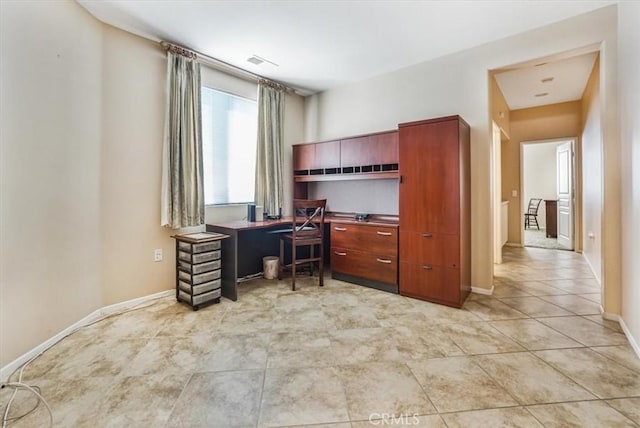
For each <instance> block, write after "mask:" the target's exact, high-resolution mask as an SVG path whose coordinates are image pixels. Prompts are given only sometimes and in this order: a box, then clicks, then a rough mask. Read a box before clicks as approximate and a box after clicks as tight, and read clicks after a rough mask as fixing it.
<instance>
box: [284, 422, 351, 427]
mask: <svg viewBox="0 0 640 428" xmlns="http://www.w3.org/2000/svg"><path fill="white" fill-rule="evenodd" d="M287 428H352V427H351V423H350V422H338V423H336V424H313V425H290V426H288V427H287Z"/></svg>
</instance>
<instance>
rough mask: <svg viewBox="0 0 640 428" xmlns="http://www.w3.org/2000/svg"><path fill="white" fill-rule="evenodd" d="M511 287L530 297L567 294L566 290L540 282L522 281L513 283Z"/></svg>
mask: <svg viewBox="0 0 640 428" xmlns="http://www.w3.org/2000/svg"><path fill="white" fill-rule="evenodd" d="M513 286H514V287H516V288H518V289H520V290H522V291H525V292H527V293H529V294H531V295H532V296H555V295H559V294H567V293H568V292H567V291H566V290H562V289H560V288H555V287H552V286H550V285H547V284H546V283H544V282H541V281H522V282H518V283H515V284H514V285H513Z"/></svg>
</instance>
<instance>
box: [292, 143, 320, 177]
mask: <svg viewBox="0 0 640 428" xmlns="http://www.w3.org/2000/svg"><path fill="white" fill-rule="evenodd" d="M315 152H316V145H315V144H299V145H297V146H293V171H294V173H295V171H302V170H306V169H314V160H315Z"/></svg>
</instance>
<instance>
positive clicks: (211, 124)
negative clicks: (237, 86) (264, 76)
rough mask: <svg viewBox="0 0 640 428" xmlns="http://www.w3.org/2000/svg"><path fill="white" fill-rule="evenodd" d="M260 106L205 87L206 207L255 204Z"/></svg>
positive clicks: (204, 157) (203, 102)
mask: <svg viewBox="0 0 640 428" xmlns="http://www.w3.org/2000/svg"><path fill="white" fill-rule="evenodd" d="M257 126H258V106H257V103H256V102H255V101H254V100H250V99H247V98H242V97H239V96H236V95H232V94H228V93H226V92H222V91H217V90H215V89H210V88H207V87H202V154H203V165H204V201H205V204H206V205H222V204H240V203H247V202H253V198H254V189H255V169H256V168H255V167H256V140H257Z"/></svg>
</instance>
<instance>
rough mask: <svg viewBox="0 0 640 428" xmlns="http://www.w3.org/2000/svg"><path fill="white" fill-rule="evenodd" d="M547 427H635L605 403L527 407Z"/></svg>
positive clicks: (591, 402) (592, 402)
mask: <svg viewBox="0 0 640 428" xmlns="http://www.w3.org/2000/svg"><path fill="white" fill-rule="evenodd" d="M527 410H529V412H531V414H533V416H535V417H536V419H538V420H539V421H540V422H542V423H543V424H544V426H545V427H549V428H552V427H557V428H565V427H575V428H582V427H584V428H600V427H620V428H623V427H635V426H636V424H634V423H633V422H632V421H631V420H629V419H628V418H627V417H625V416H623V415H622V414H621V413H619V412H617V411H616V410H614V409H613V408H611V407H609V406H608V405H607V404H606V403H605V402H603V401H579V402H574V403H559V404H546V405H539V406H530V407H527Z"/></svg>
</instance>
